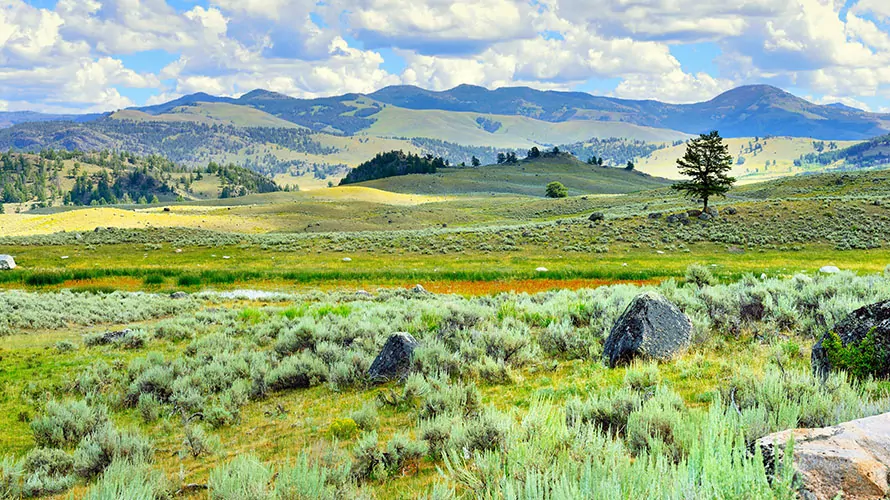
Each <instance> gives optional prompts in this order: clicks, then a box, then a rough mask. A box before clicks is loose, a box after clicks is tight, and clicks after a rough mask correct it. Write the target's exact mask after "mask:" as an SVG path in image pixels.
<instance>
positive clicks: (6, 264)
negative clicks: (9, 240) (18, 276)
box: [0, 255, 16, 271]
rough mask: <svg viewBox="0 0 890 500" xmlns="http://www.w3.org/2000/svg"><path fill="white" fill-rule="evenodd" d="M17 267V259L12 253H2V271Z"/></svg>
mask: <svg viewBox="0 0 890 500" xmlns="http://www.w3.org/2000/svg"><path fill="white" fill-rule="evenodd" d="M15 268H16V265H15V260H14V259H13V258H12V255H0V271H9V270H11V269H15Z"/></svg>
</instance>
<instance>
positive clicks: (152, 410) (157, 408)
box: [136, 393, 161, 423]
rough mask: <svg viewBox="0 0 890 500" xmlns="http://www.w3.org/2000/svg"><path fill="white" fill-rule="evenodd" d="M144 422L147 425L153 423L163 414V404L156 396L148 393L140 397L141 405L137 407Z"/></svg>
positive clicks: (138, 404)
mask: <svg viewBox="0 0 890 500" xmlns="http://www.w3.org/2000/svg"><path fill="white" fill-rule="evenodd" d="M136 407H137V409H138V410H139V414H140V415H141V416H142V420H143V421H144V422H145V423H151V422H154V421H155V420H157V419H158V417H159V416H160V413H161V403H160V402H159V401H158V398H157V397H155V395H154V394H151V393H146V394H140V395H139V403H137V405H136Z"/></svg>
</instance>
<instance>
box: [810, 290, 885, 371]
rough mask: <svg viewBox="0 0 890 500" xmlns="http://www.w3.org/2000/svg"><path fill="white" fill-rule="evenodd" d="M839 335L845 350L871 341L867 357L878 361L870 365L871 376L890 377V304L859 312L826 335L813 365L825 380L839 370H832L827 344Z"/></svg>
mask: <svg viewBox="0 0 890 500" xmlns="http://www.w3.org/2000/svg"><path fill="white" fill-rule="evenodd" d="M833 334H836V335H837V336H838V338H839V339H840V342H841V347H842V348H849V347H850V346H851V344H852V345H854V346H860V345H862V341H863V340H866V338H867V337H868V338H869V348H868V349H867V350H865V349H863V354H862V355H863V356H864V355H866V354H868V353H871V355H872V357H873V358H874V359H873V360H872V361H871V362H868V363H867V364H869V365H870V366H871V367H872V368H873V369H872V371H871V373H872V374H873V375H876V376H879V377H887V376H890V300H885V301H884V302H878V303H876V304H871V305H868V306H865V307H861V308H859V309H856V310H855V311H853V312H852V313H850V315H849V316H847V317H846V318H844V320H843V321H841V322H840V323H838V324H837V325H835V327H834V328H833V329H832V330H830V331H828V332H826V333H825V335H823V336H822V338H821V339H819V342H817V343H816V345H814V346H813V354H812V358H811V359H812V365H813V371H814V372H815V373H816V374H817V375H822V376H825V375H827V374H828V372H830V371H831V370H833V369H836V368H837V367H835V366H832V364H831V359H829V358H830V356H829V353H828V352H827V351H826V343H827V342H828V340H829V339H830V338H832V336H833Z"/></svg>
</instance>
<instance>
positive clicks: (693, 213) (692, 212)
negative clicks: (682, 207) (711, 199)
mask: <svg viewBox="0 0 890 500" xmlns="http://www.w3.org/2000/svg"><path fill="white" fill-rule="evenodd" d="M702 213H703V212H702V211H701V210H699V209H697V208H693V209H692V210H687V211H686V215H688V216H690V217H698V216H699V215H701V214H702Z"/></svg>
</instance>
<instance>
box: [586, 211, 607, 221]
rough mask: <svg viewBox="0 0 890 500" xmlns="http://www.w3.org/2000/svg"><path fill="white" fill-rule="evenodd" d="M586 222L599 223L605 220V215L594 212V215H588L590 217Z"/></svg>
mask: <svg viewBox="0 0 890 500" xmlns="http://www.w3.org/2000/svg"><path fill="white" fill-rule="evenodd" d="M587 220H589V221H592V222H599V221H601V220H606V214H604V213H602V212H594V213H592V214H590V217H588V218H587Z"/></svg>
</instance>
